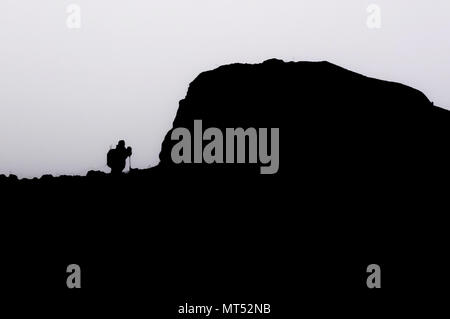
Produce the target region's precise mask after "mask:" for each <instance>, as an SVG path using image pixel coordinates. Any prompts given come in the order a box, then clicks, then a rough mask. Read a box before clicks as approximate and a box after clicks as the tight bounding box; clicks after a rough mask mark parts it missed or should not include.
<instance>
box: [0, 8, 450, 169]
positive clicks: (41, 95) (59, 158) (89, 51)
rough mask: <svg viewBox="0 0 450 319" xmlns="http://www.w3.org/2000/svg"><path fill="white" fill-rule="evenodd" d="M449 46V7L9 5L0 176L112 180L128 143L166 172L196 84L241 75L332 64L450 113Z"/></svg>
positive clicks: (2, 32) (2, 21)
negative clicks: (229, 73)
mask: <svg viewBox="0 0 450 319" xmlns="http://www.w3.org/2000/svg"><path fill="white" fill-rule="evenodd" d="M71 3H76V4H78V5H79V6H80V7H81V23H82V25H81V29H69V28H67V26H66V19H67V16H68V14H67V13H66V8H67V6H68V5H69V4H71ZM371 3H375V4H378V5H379V6H380V8H381V18H382V20H381V21H382V26H381V28H380V29H369V28H368V27H367V25H366V20H367V17H368V15H369V14H368V13H367V12H366V9H367V7H368V5H369V4H371ZM449 33H450V2H449V1H448V0H433V1H425V0H372V1H365V0H341V1H336V0H314V1H313V0H311V1H303V0H271V1H268V0H158V1H156V0H154V1H152V0H126V1H124V0H75V1H64V0H1V1H0V174H2V173H3V174H9V173H14V174H17V175H19V176H22V177H32V176H40V175H42V174H45V173H52V174H56V175H59V174H85V173H86V172H87V171H88V170H90V169H96V170H106V167H105V164H106V152H107V150H108V149H109V146H110V145H115V144H116V142H117V140H118V139H125V140H126V141H127V143H129V144H131V145H132V146H133V149H134V155H133V158H132V161H133V166H135V167H140V168H143V167H147V166H149V165H155V164H157V162H158V154H159V151H160V146H161V142H162V140H163V137H164V135H165V134H166V132H167V131H168V130H169V129H170V127H171V124H172V120H173V118H174V116H175V113H176V110H177V108H178V101H179V100H180V99H182V98H183V97H184V96H185V94H186V91H187V87H188V85H189V83H190V82H191V81H192V80H193V79H194V78H195V77H196V76H197V75H198V74H199V73H200V72H202V71H205V70H209V69H213V68H216V67H218V66H219V65H222V64H228V63H234V62H246V63H259V62H262V61H264V60H266V59H269V58H272V57H276V58H281V59H284V60H289V61H302V60H310V61H320V60H328V61H330V62H333V63H335V64H338V65H341V66H343V67H346V68H349V69H351V70H353V71H356V72H359V73H362V74H365V75H368V76H372V77H376V78H381V79H386V80H390V81H396V82H402V83H405V84H407V85H410V86H413V87H415V88H417V89H419V90H421V91H422V92H424V93H425V94H426V95H427V96H428V98H429V99H430V100H432V101H434V102H435V104H437V105H439V106H442V107H446V108H449V107H450V90H449V89H448V84H449V83H450V54H449V53H450V41H449V40H448V39H449V36H448V35H449ZM449 125H450V124H449Z"/></svg>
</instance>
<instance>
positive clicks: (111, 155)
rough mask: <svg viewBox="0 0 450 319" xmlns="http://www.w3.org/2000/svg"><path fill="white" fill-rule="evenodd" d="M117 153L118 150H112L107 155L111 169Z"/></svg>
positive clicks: (107, 163) (107, 161)
mask: <svg viewBox="0 0 450 319" xmlns="http://www.w3.org/2000/svg"><path fill="white" fill-rule="evenodd" d="M115 151H116V149H114V148H112V149H110V150H109V151H108V153H107V154H106V165H108V167H110V168H112V167H113V165H114V155H115Z"/></svg>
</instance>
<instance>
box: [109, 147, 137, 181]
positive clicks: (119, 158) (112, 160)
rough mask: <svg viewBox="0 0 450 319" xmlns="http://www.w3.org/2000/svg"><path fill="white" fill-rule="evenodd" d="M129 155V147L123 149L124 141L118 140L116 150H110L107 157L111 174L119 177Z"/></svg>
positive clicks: (130, 150)
mask: <svg viewBox="0 0 450 319" xmlns="http://www.w3.org/2000/svg"><path fill="white" fill-rule="evenodd" d="M131 154H133V153H132V149H131V147H129V146H128V147H127V148H125V141H124V140H120V141H119V143H117V146H116V148H113V149H110V150H109V152H108V155H107V165H108V166H109V167H110V168H111V174H113V175H120V173H122V171H123V169H124V168H125V166H126V161H127V158H128V157H130V156H131Z"/></svg>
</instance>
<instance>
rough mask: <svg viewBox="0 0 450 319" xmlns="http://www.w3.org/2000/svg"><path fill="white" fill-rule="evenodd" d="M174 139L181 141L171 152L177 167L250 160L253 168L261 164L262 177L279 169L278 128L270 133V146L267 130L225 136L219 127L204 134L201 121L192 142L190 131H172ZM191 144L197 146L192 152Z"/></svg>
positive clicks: (228, 130)
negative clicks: (178, 165) (188, 164)
mask: <svg viewBox="0 0 450 319" xmlns="http://www.w3.org/2000/svg"><path fill="white" fill-rule="evenodd" d="M171 139H172V141H179V142H178V143H176V144H175V145H174V146H173V148H172V151H171V157H172V161H173V162H174V163H175V164H181V163H196V164H200V163H206V164H213V163H219V164H224V163H225V164H232V163H246V160H247V158H248V163H251V164H256V163H258V161H259V163H260V164H261V168H260V172H261V174H275V173H277V172H278V168H279V165H280V130H279V128H271V129H270V145H269V140H268V139H269V129H268V128H259V129H258V130H257V129H255V128H253V127H250V128H247V129H245V130H244V129H243V128H226V129H225V133H223V132H222V131H221V130H220V129H218V128H216V127H209V128H208V129H206V130H205V131H204V132H203V128H202V121H201V120H194V132H193V138H192V135H191V132H190V131H189V130H188V129H187V128H184V127H178V128H176V129H174V130H173V131H172V134H171ZM224 139H225V141H224ZM204 141H208V143H207V144H206V145H205V146H203V142H204ZM247 142H248V143H247ZM224 143H225V148H224ZM192 144H194V148H193V151H192V147H191V146H192ZM235 146H236V147H235ZM269 146H270V152H269ZM235 149H236V154H235ZM247 150H248V152H247ZM224 153H225V156H224ZM269 153H270V154H269ZM192 155H193V156H192ZM192 157H193V158H192ZM224 157H225V158H224Z"/></svg>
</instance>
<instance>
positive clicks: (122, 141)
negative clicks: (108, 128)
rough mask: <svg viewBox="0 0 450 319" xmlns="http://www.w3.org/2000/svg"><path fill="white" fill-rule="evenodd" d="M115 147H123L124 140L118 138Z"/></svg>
mask: <svg viewBox="0 0 450 319" xmlns="http://www.w3.org/2000/svg"><path fill="white" fill-rule="evenodd" d="M117 147H120V148H125V141H124V140H120V141H119V143H117Z"/></svg>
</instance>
